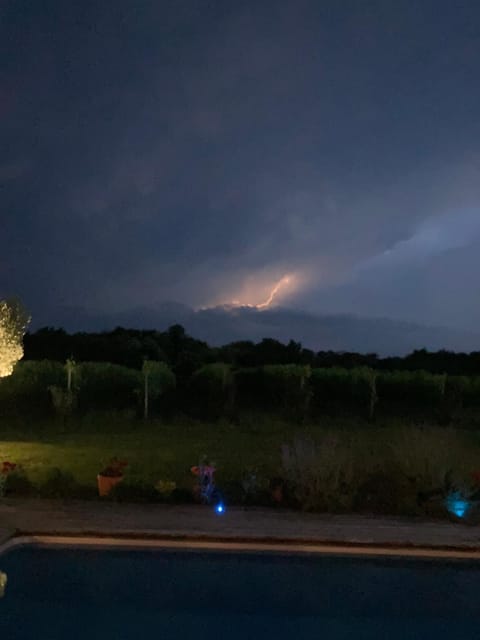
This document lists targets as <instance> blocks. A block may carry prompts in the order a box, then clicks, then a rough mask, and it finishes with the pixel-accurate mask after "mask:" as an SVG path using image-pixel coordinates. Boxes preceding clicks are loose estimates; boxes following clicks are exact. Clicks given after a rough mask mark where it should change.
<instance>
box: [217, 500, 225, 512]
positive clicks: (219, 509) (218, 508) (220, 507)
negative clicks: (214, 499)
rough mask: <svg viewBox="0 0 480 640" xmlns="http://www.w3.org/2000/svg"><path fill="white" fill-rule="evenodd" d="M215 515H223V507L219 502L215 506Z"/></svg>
mask: <svg viewBox="0 0 480 640" xmlns="http://www.w3.org/2000/svg"><path fill="white" fill-rule="evenodd" d="M215 513H218V514H219V515H221V514H222V513H225V505H224V504H222V503H221V502H219V503H218V504H217V505H215Z"/></svg>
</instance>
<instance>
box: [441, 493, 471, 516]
mask: <svg viewBox="0 0 480 640" xmlns="http://www.w3.org/2000/svg"><path fill="white" fill-rule="evenodd" d="M445 506H446V507H447V510H448V511H449V512H450V513H452V514H453V515H455V516H457V518H464V517H465V516H466V514H467V512H468V510H469V509H470V502H469V501H468V500H466V499H465V498H464V497H463V496H462V495H461V494H460V493H458V492H456V493H452V494H451V495H449V496H447V498H446V500H445Z"/></svg>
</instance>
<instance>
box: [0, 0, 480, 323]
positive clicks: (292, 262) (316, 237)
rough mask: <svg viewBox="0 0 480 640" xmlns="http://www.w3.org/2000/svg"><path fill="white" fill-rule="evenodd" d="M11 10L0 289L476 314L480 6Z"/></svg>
mask: <svg viewBox="0 0 480 640" xmlns="http://www.w3.org/2000/svg"><path fill="white" fill-rule="evenodd" d="M0 11H1V13H0V16H1V17H0V43H1V45H0V46H1V49H2V50H1V56H0V65H1V66H0V143H1V144H0V193H1V205H0V206H1V212H2V213H1V216H2V231H1V234H2V256H1V259H0V293H10V292H12V293H18V294H20V295H21V296H22V297H23V298H24V299H25V301H26V302H27V304H28V305H29V306H30V307H31V308H32V311H33V313H35V310H36V309H41V308H42V307H45V306H51V305H54V304H75V305H77V304H81V305H85V306H90V307H92V308H94V309H102V308H105V307H113V308H119V309H120V308H125V309H126V308H128V307H132V306H135V305H137V304H150V303H154V302H158V301H161V300H166V299H174V300H179V301H182V302H185V303H188V304H192V305H205V304H211V303H217V302H222V301H230V300H232V299H233V298H234V297H236V296H237V294H238V293H239V292H240V293H241V292H242V291H243V290H244V289H245V283H246V282H252V278H255V276H257V277H258V281H259V282H260V285H261V286H260V289H259V293H258V295H259V296H260V294H262V295H263V291H264V289H265V287H266V286H268V284H269V283H274V282H276V281H277V280H278V279H279V278H281V277H282V276H283V275H284V274H285V273H291V272H295V273H299V274H301V275H303V276H304V277H303V279H302V283H303V289H302V290H301V291H299V292H298V295H297V297H296V298H295V296H294V297H292V298H290V299H289V303H291V304H298V305H302V306H306V307H308V308H311V309H321V310H326V311H328V310H330V309H331V310H336V309H344V310H347V311H351V312H356V313H361V314H366V315H368V314H370V313H373V312H375V313H381V314H382V315H390V316H392V317H403V318H404V317H408V318H409V319H413V320H415V319H420V320H422V321H428V322H433V321H436V322H439V323H446V322H448V323H450V324H458V325H459V326H460V325H464V324H465V323H464V321H463V320H462V319H459V318H456V317H455V314H454V313H453V311H452V305H451V304H450V300H455V304H456V305H457V306H458V305H460V307H461V308H464V309H467V308H468V309H469V313H470V317H478V316H479V313H480V310H479V308H480V303H478V302H476V301H475V302H474V301H473V300H474V299H475V300H476V298H475V295H474V294H475V291H472V290H471V289H470V290H469V289H468V287H470V288H472V287H473V288H475V286H476V285H475V283H474V282H472V280H471V278H470V275H471V272H472V270H475V269H478V267H479V266H480V265H479V264H478V257H477V256H478V252H476V251H474V250H473V246H474V243H475V242H476V240H475V237H476V236H475V233H476V229H477V227H476V222H475V221H476V220H477V219H478V218H477V215H478V217H480V214H479V213H478V211H479V209H478V207H479V203H480V189H479V186H478V185H479V184H480V180H479V168H480V160H479V158H480V155H479V153H480V149H479V148H478V140H479V139H480V136H479V134H480V124H479V120H478V116H477V114H478V112H479V108H480V88H479V84H478V76H479V75H480V74H479V72H480V68H479V67H480V62H479V61H480V37H479V33H478V31H477V30H476V27H475V25H476V24H478V18H479V17H480V10H479V9H478V6H477V4H476V3H475V2H473V1H472V2H466V3H462V6H461V7H454V6H453V3H449V2H438V1H436V2H433V1H432V2H428V1H423V2H418V3H413V2H412V3H396V2H389V1H380V0H379V1H378V2H371V3H368V6H367V5H365V4H364V3H357V2H343V3H338V2H329V3H318V2H314V1H303V2H298V1H296V2H286V1H277V2H265V3H257V2H243V3H233V2H232V3H227V2H207V1H206V0H205V1H200V0H198V1H188V2H182V3H180V2H126V1H125V0H122V1H119V2H116V3H114V4H111V3H101V2H91V3H76V2H74V3H63V2H50V3H47V4H46V5H44V4H43V3H38V4H37V3H30V2H19V1H16V2H13V1H10V2H4V3H3V4H2V7H1V9H0ZM465 212H469V213H468V214H467V213H465ZM456 216H459V219H460V222H459V225H460V227H461V226H462V225H467V227H468V228H467V227H466V231H465V233H464V232H463V231H461V230H460V231H458V233H459V236H458V238H459V239H458V240H457V242H456V243H453V245H452V244H451V243H449V241H448V240H449V238H450V237H451V236H455V233H457V228H456V223H455V220H456ZM468 216H470V218H469V219H470V220H471V221H470V222H465V220H466V217H468ZM437 220H438V223H437V222H436V221H437ZM472 221H473V222H472ZM468 225H470V226H468ZM460 227H459V228H460ZM462 228H463V227H462ZM429 233H430V236H429ZM436 233H437V234H440V240H442V238H443V244H442V242H440V241H439V242H440V244H439V245H438V246H436V248H435V250H432V248H431V243H432V242H433V243H435V240H434V239H432V238H433V236H434V235H435V234H436ZM422 234H423V235H422ZM442 234H444V235H442ZM462 234H463V235H462ZM455 237H456V236H455ZM386 252H387V253H386ZM388 252H390V253H388ZM412 252H413V254H412ZM466 254H468V255H469V256H470V257H468V258H465V255H466ZM388 255H390V256H394V257H395V259H394V260H391V259H390V262H389V261H388V258H387V257H386V256H388ZM433 273H436V274H438V277H436V276H435V277H434V276H433V275H432V274H433ZM429 274H430V275H429ZM467 282H468V283H469V285H468V287H463V286H462V283H467ZM419 283H423V284H422V286H420V284H419ZM392 287H394V288H395V291H396V295H395V296H392ZM267 288H268V287H267ZM462 289H464V290H465V293H462ZM250 290H251V289H249V290H248V291H250ZM425 290H428V292H429V295H428V296H426V295H425ZM477 298H478V296H477ZM260 299H261V298H259V299H255V300H252V302H255V303H256V302H259V300H260ZM462 304H463V307H462ZM475 314H477V315H476V316H475Z"/></svg>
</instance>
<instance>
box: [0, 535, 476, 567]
mask: <svg viewBox="0 0 480 640" xmlns="http://www.w3.org/2000/svg"><path fill="white" fill-rule="evenodd" d="M25 546H35V547H43V548H45V547H76V548H85V547H90V548H107V549H131V550H146V549H149V550H158V551H162V550H164V551H166V550H183V551H223V552H227V551H230V552H236V553H241V552H244V553H248V552H250V553H277V554H288V555H291V554H295V555H296V554H298V555H324V556H328V555H330V556H363V557H397V558H417V559H430V560H442V559H443V560H478V561H480V548H465V547H463V548H461V547H437V546H432V547H426V546H415V545H411V546H407V545H395V544H382V545H374V544H357V543H338V542H328V541H324V542H319V541H307V540H304V541H302V540H298V539H295V540H275V541H272V540H268V539H261V538H260V539H252V538H249V539H241V538H239V539H232V538H228V539H227V538H213V537H198V536H196V537H193V536H192V537H188V536H183V537H179V536H162V537H155V536H141V537H138V536H137V537H135V536H128V535H123V536H122V535H110V534H105V535H98V534H92V535H89V534H83V535H77V534H72V535H55V534H45V533H41V534H20V535H13V536H12V537H11V538H9V539H8V540H6V541H5V542H3V543H2V544H0V556H1V555H2V554H4V553H6V552H8V551H11V550H13V549H15V548H19V547H25Z"/></svg>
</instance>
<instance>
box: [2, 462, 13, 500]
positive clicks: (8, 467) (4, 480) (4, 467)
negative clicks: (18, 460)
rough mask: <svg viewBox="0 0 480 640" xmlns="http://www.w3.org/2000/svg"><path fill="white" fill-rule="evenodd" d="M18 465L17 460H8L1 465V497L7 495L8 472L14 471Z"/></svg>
mask: <svg viewBox="0 0 480 640" xmlns="http://www.w3.org/2000/svg"><path fill="white" fill-rule="evenodd" d="M16 467H17V465H16V464H15V462H8V460H5V461H4V462H2V466H1V467H0V497H1V496H4V495H5V487H6V484H7V477H8V474H9V473H11V472H12V471H14V470H15V469H16Z"/></svg>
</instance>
